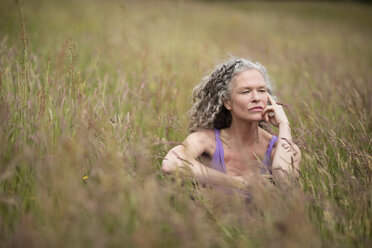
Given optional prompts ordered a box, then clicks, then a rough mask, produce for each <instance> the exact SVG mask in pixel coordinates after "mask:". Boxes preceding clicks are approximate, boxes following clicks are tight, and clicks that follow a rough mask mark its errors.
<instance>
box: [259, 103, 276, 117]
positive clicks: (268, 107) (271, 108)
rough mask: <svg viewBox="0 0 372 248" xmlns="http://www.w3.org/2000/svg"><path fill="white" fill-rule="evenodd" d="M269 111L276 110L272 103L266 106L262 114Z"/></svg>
mask: <svg viewBox="0 0 372 248" xmlns="http://www.w3.org/2000/svg"><path fill="white" fill-rule="evenodd" d="M268 111H272V112H275V108H274V107H273V106H271V105H268V106H266V108H264V110H262V115H265V114H266V113H267V112H268Z"/></svg>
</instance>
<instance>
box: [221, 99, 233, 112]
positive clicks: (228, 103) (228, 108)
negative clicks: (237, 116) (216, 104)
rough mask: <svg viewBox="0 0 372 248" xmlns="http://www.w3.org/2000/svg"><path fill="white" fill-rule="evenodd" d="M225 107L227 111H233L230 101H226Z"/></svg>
mask: <svg viewBox="0 0 372 248" xmlns="http://www.w3.org/2000/svg"><path fill="white" fill-rule="evenodd" d="M223 106H225V108H226V109H227V110H231V104H230V101H229V100H226V101H225V102H224V103H223Z"/></svg>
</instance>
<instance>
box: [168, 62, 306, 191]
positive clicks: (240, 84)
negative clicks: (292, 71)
mask: <svg viewBox="0 0 372 248" xmlns="http://www.w3.org/2000/svg"><path fill="white" fill-rule="evenodd" d="M271 94H272V86H271V82H270V80H269V77H268V75H267V73H266V69H265V68H264V67H263V66H262V65H260V64H259V63H253V62H251V61H248V60H246V59H235V58H234V59H230V60H228V61H226V62H225V63H223V64H222V65H219V66H217V67H216V68H215V70H214V71H213V72H212V73H211V75H209V76H207V77H205V78H204V79H203V80H202V82H201V83H200V84H199V85H198V86H196V87H195V89H194V91H193V99H194V105H193V107H192V109H191V120H190V131H191V134H190V135H189V136H188V137H187V138H186V139H185V141H184V142H183V144H182V145H178V146H176V147H174V148H173V149H171V150H170V151H169V152H168V154H167V155H166V156H165V158H164V160H163V162H162V170H163V172H165V173H168V174H178V173H180V174H181V176H192V177H193V178H194V179H196V180H197V181H198V182H200V183H208V184H212V185H219V186H227V187H236V188H241V189H243V188H246V187H247V186H250V185H252V184H255V183H257V180H259V179H262V178H270V179H273V180H274V182H278V181H280V180H282V179H283V178H286V177H288V176H295V177H296V176H298V169H299V164H300V160H301V153H300V150H299V148H298V147H297V146H296V145H295V144H294V143H293V142H292V137H291V129H290V125H289V122H288V119H287V116H286V114H285V112H284V110H283V107H282V106H281V104H277V103H276V101H275V100H274V98H273V97H272V96H271ZM268 123H270V124H272V125H274V126H276V127H277V128H278V130H279V131H278V136H275V135H272V134H270V133H269V132H268V130H269V128H268V127H269V125H268ZM265 127H266V128H265ZM264 128H265V129H266V130H265V129H264ZM261 181H262V180H261Z"/></svg>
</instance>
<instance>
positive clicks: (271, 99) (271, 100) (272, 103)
mask: <svg viewBox="0 0 372 248" xmlns="http://www.w3.org/2000/svg"><path fill="white" fill-rule="evenodd" d="M267 96H268V97H269V100H270V102H271V105H276V102H275V100H274V99H273V98H272V97H271V96H270V94H269V93H267Z"/></svg>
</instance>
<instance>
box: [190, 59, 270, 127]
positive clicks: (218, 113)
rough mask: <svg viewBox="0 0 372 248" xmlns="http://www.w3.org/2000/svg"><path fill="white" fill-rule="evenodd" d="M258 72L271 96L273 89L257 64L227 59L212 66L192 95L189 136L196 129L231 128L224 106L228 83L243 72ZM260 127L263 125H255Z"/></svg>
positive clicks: (260, 66) (262, 69)
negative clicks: (213, 67) (209, 72)
mask: <svg viewBox="0 0 372 248" xmlns="http://www.w3.org/2000/svg"><path fill="white" fill-rule="evenodd" d="M251 69H255V70H258V71H259V72H260V73H261V74H262V76H263V77H264V79H265V82H266V87H267V91H268V92H269V94H270V95H272V90H273V85H272V83H271V81H270V78H269V76H268V74H267V72H266V69H265V67H263V66H262V65H261V64H260V63H258V62H256V63H254V62H251V61H249V60H246V59H244V58H231V59H229V60H227V61H226V62H224V63H222V64H220V65H218V66H216V68H215V69H214V70H213V71H212V73H211V74H210V75H208V76H206V77H204V78H203V79H202V81H201V82H200V84H198V85H197V86H196V87H195V88H194V90H193V92H192V98H193V102H194V104H193V106H192V108H191V110H190V113H189V114H190V124H189V130H190V132H195V131H196V130H198V129H200V128H208V129H209V128H217V129H223V128H226V127H229V126H230V125H231V121H232V117H231V113H230V111H229V110H227V109H226V108H225V106H224V102H225V101H227V100H228V99H229V98H230V93H231V90H232V85H233V84H232V83H231V82H232V81H233V80H232V79H233V78H234V76H235V75H237V74H239V73H240V72H243V71H245V70H251ZM259 124H260V126H261V127H264V126H266V125H262V124H264V123H262V122H260V123H259ZM265 129H267V127H266V128H265Z"/></svg>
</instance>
